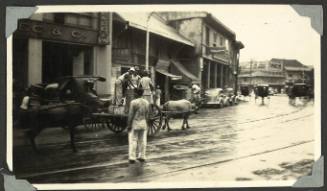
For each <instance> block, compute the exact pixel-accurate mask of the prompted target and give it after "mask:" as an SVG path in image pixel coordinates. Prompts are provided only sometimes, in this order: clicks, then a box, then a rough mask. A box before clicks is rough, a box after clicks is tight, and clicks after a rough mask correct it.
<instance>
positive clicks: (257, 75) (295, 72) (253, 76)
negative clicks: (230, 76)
mask: <svg viewBox="0 0 327 191" xmlns="http://www.w3.org/2000/svg"><path fill="white" fill-rule="evenodd" d="M313 81H314V77H313V68H312V67H308V66H305V65H303V64H302V63H300V62H299V61H297V60H294V59H293V60H290V59H288V60H287V59H276V58H273V59H271V60H268V61H249V62H242V63H240V75H239V84H240V85H248V86H255V85H257V84H268V85H269V86H271V87H274V88H276V89H278V90H281V88H283V87H284V86H285V84H288V83H297V82H305V83H309V84H311V85H313Z"/></svg>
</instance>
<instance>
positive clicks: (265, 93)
mask: <svg viewBox="0 0 327 191" xmlns="http://www.w3.org/2000/svg"><path fill="white" fill-rule="evenodd" d="M254 92H255V101H256V100H257V98H258V97H261V104H262V105H263V104H264V99H265V98H266V97H267V98H268V99H269V85H268V84H258V85H257V86H256V87H255V88H254Z"/></svg>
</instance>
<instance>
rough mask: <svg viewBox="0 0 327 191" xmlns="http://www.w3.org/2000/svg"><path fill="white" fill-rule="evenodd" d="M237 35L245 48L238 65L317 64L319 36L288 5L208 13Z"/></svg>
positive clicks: (227, 7) (239, 7) (231, 7)
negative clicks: (274, 61) (265, 62)
mask: <svg viewBox="0 0 327 191" xmlns="http://www.w3.org/2000/svg"><path fill="white" fill-rule="evenodd" d="M208 12H210V13H212V14H213V15H214V16H215V17H216V18H217V19H218V20H220V21H221V22H223V23H224V24H225V25H226V26H227V27H229V28H230V29H231V30H233V31H234V32H235V33H236V39H237V40H240V41H241V42H242V43H243V44H244V45H245V48H244V49H242V50H241V53H240V62H243V61H250V60H251V59H253V60H257V61H263V60H270V59H271V58H282V59H297V60H298V61H300V62H301V63H303V64H305V65H313V66H315V65H317V64H320V35H319V34H318V33H317V32H316V31H315V30H314V29H313V28H311V25H310V19H309V18H308V17H303V16H299V15H298V14H297V12H296V11H295V10H294V9H293V8H292V7H291V6H288V5H223V6H221V5H220V6H215V7H213V8H212V10H208Z"/></svg>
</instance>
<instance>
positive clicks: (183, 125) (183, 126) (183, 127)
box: [182, 117, 185, 130]
mask: <svg viewBox="0 0 327 191" xmlns="http://www.w3.org/2000/svg"><path fill="white" fill-rule="evenodd" d="M184 129H185V117H183V123H182V130H184Z"/></svg>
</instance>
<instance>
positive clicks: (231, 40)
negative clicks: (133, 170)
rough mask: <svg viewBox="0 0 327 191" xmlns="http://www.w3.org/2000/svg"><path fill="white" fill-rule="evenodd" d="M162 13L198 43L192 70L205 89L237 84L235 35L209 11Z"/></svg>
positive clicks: (183, 33) (179, 30)
mask: <svg viewBox="0 0 327 191" xmlns="http://www.w3.org/2000/svg"><path fill="white" fill-rule="evenodd" d="M160 15H161V16H162V17H164V18H165V19H167V20H168V21H169V24H170V25H171V26H173V27H174V28H176V30H177V31H178V32H179V33H180V34H182V35H183V36H185V37H186V38H188V39H190V40H191V41H192V42H193V43H194V44H195V52H194V55H195V57H194V61H193V62H192V64H191V66H189V70H190V72H192V74H193V75H195V76H197V78H198V79H199V81H201V83H200V85H201V86H202V88H203V89H208V88H216V87H220V88H224V87H226V86H229V87H234V86H235V82H237V81H236V80H237V78H236V76H237V75H238V57H239V50H240V49H242V48H243V47H244V46H243V44H242V43H241V42H238V41H236V35H235V33H234V32H233V31H231V30H230V29H229V28H228V27H226V26H225V25H224V24H222V23H221V22H220V21H219V20H218V19H216V18H215V17H213V16H212V15H211V14H209V13H207V12H162V13H160Z"/></svg>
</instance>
